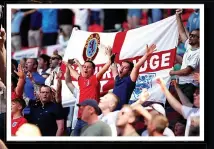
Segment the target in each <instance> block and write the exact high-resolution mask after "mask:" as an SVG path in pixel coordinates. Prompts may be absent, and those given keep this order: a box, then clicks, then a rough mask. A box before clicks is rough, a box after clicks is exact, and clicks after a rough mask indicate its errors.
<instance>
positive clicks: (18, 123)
mask: <svg viewBox="0 0 214 149" xmlns="http://www.w3.org/2000/svg"><path fill="white" fill-rule="evenodd" d="M24 123H27V120H26V119H25V118H24V117H23V116H22V117H20V118H17V119H12V122H11V134H12V135H15V134H16V131H17V130H18V128H19V127H20V126H22V125H23V124H24Z"/></svg>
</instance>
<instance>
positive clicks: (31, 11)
mask: <svg viewBox="0 0 214 149" xmlns="http://www.w3.org/2000/svg"><path fill="white" fill-rule="evenodd" d="M36 11H37V10H36V9H33V10H29V11H26V12H24V16H27V15H30V14H32V13H34V12H36Z"/></svg>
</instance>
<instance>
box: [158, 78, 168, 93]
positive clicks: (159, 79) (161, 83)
mask: <svg viewBox="0 0 214 149" xmlns="http://www.w3.org/2000/svg"><path fill="white" fill-rule="evenodd" d="M156 82H157V83H158V84H159V85H160V86H161V89H162V91H165V90H164V89H165V88H164V87H165V86H166V84H165V82H164V81H163V79H162V78H157V79H156Z"/></svg>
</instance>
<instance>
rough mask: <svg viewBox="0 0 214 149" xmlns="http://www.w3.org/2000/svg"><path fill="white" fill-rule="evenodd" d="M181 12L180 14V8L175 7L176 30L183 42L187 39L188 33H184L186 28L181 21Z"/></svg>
mask: <svg viewBox="0 0 214 149" xmlns="http://www.w3.org/2000/svg"><path fill="white" fill-rule="evenodd" d="M181 14H182V9H177V10H176V20H177V24H178V32H179V34H180V37H181V41H182V42H183V43H185V41H186V40H187V39H188V35H187V34H186V30H185V28H184V25H183V23H182V20H181Z"/></svg>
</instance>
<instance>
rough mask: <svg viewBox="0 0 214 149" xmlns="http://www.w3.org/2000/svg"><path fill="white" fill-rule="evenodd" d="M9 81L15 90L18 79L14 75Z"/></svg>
mask: <svg viewBox="0 0 214 149" xmlns="http://www.w3.org/2000/svg"><path fill="white" fill-rule="evenodd" d="M11 81H12V83H13V87H14V88H16V87H17V84H18V78H17V77H16V76H15V75H12V76H11Z"/></svg>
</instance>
